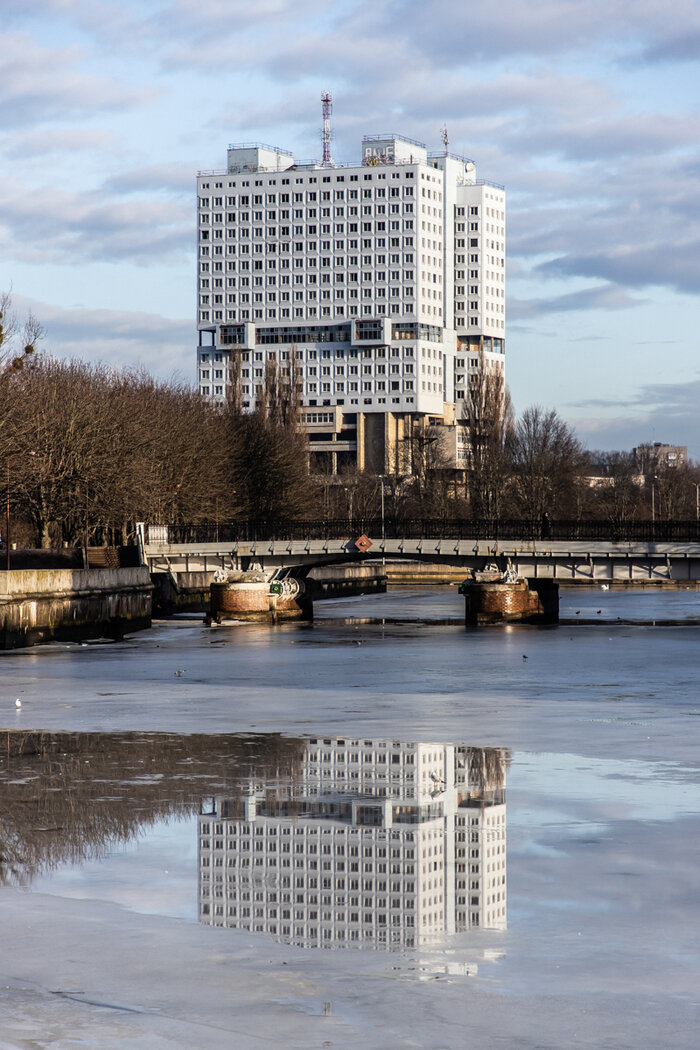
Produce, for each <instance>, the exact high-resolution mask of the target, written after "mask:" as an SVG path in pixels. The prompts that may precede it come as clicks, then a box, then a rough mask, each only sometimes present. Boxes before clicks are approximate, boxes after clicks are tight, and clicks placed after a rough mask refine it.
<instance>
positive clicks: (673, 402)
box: [565, 378, 700, 458]
mask: <svg viewBox="0 0 700 1050" xmlns="http://www.w3.org/2000/svg"><path fill="white" fill-rule="evenodd" d="M698 404H700V378H689V379H688V380H686V381H684V382H681V383H651V384H645V385H643V386H640V387H639V388H637V389H636V390H633V391H632V392H631V393H630V395H629V396H628V397H609V398H586V399H584V400H581V401H574V402H570V403H569V404H568V405H567V406H566V412H565V414H566V416H567V418H568V419H569V421H570V422H571V423H572V425H573V426H574V427H575V428H576V431H577V433H578V434H579V435H580V437H581V438H582V440H584V441H586V442H587V444H588V446H589V447H591V448H592V447H596V448H626V449H630V448H632V447H633V446H634V445H638V444H639V443H640V442H641V441H648V440H656V441H667V442H669V444H673V445H687V447H688V451H689V454H690V455H691V456H694V457H696V458H700V417H698V410H697V406H698ZM582 409H583V410H588V412H584V414H580V411H581V410H582Z"/></svg>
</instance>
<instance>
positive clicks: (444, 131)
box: [440, 124, 450, 156]
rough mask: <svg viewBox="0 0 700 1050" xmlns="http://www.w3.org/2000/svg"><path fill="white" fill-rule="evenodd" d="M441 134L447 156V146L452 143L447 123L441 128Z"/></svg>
mask: <svg viewBox="0 0 700 1050" xmlns="http://www.w3.org/2000/svg"><path fill="white" fill-rule="evenodd" d="M440 135H441V137H442V144H443V146H444V147H445V156H447V147H448V146H449V144H450V139H449V136H448V134H447V124H443V125H442V127H441V128H440Z"/></svg>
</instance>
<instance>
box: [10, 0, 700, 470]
mask: <svg viewBox="0 0 700 1050" xmlns="http://www.w3.org/2000/svg"><path fill="white" fill-rule="evenodd" d="M0 19H1V21H0V24H1V26H2V33H3V47H2V50H1V52H0V92H1V95H0V97H2V106H1V107H0V151H1V153H2V165H1V166H0V290H5V291H7V290H11V291H12V294H13V298H14V303H15V306H16V308H17V310H18V312H19V313H20V314H22V313H24V312H25V311H26V310H28V309H31V310H32V311H33V312H34V313H35V315H36V316H37V317H38V319H39V320H40V321H41V322H42V323H43V325H44V326H45V329H46V337H45V341H44V345H45V347H46V348H47V350H50V351H51V352H52V353H54V354H57V355H59V356H65V357H71V356H79V357H82V358H84V359H86V360H91V361H96V362H97V361H99V362H104V363H107V364H110V365H116V366H129V367H145V368H146V369H147V370H148V371H150V372H152V373H154V374H156V375H157V376H159V377H162V378H170V377H173V376H175V377H176V378H178V379H180V380H183V381H187V382H193V381H194V378H195V347H196V325H195V316H196V313H195V293H196V271H195V245H196V239H195V231H196V226H195V202H196V194H195V175H196V173H197V171H199V170H208V169H219V170H221V169H223V168H224V167H225V163H226V148H227V146H228V145H229V144H230V143H237V142H266V143H271V144H273V145H279V146H282V147H285V148H287V149H290V150H292V151H293V152H294V154H295V156H296V157H297V159H316V158H320V155H321V132H320V128H321V103H320V96H321V94H322V93H323V92H324V91H330V93H331V94H332V96H333V101H334V107H333V133H334V140H333V150H332V152H333V157H334V159H335V160H336V161H337V162H339V163H358V162H359V158H360V143H361V139H362V137H363V135H370V134H382V133H385V132H392V133H397V134H402V135H407V136H409V137H410V138H413V139H418V140H420V141H422V142H425V143H426V144H427V145H428V147H429V148H431V149H433V150H439V149H440V148H441V128H442V127H443V126H446V127H447V129H448V135H449V142H450V146H449V148H450V150H451V151H452V152H455V153H459V154H462V155H465V156H467V157H469V158H471V159H473V160H474V161H475V163H476V165H477V174H478V176H479V177H480V178H485V179H489V180H491V181H494V182H497V183H501V184H504V185H505V186H506V189H507V193H508V212H507V215H508V223H507V246H508V252H507V254H508V303H507V310H508V314H507V326H508V327H507V343H506V352H507V381H508V385H509V387H510V390H511V394H512V397H513V402H514V406H515V409H516V412H518V413H519V412H522V411H523V410H524V409H525V408H527V407H528V406H529V405H532V404H540V405H543V406H545V407H547V408H555V409H556V410H557V411H558V412H559V413H560V414H561V415H562V416H563V417H564V418H565V419H566V420H568V421H569V422H570V423H571V424H572V425H573V426H574V427H575V429H576V432H577V433H578V435H579V437H580V438H581V440H582V441H583V442H584V444H586V445H587V446H588V447H589V448H591V449H628V448H631V447H632V446H633V445H636V444H639V443H641V442H645V441H664V442H669V443H671V444H682V445H687V446H688V450H689V453H690V455H691V456H693V457H695V458H700V412H699V411H698V404H699V403H700V354H699V353H698V341H699V338H700V337H699V336H698V331H699V330H700V309H699V305H698V292H699V291H700V102H699V94H698V90H697V88H698V86H700V4H699V3H698V2H697V0H676V3H675V4H673V5H669V4H668V3H667V0H666V2H663V3H662V0H502V2H501V3H499V4H497V5H496V4H483V5H481V6H478V5H476V4H464V3H461V2H457V0H431V2H430V3H425V2H424V0H423V2H421V3H418V2H417V0H371V2H370V0H330V2H328V0H326V2H325V3H321V2H320V0H255V2H254V0H197V2H196V3H195V2H194V0H0ZM693 85H695V88H694V87H693Z"/></svg>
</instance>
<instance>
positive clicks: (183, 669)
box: [175, 667, 186, 678]
mask: <svg viewBox="0 0 700 1050" xmlns="http://www.w3.org/2000/svg"><path fill="white" fill-rule="evenodd" d="M185 670H186V668H184V667H183V668H182V670H181V671H176V672H175V677H176V678H182V676H183V674H184V673H185Z"/></svg>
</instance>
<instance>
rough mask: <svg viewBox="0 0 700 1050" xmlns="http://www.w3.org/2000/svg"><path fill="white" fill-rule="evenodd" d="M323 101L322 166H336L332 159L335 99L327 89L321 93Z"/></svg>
mask: <svg viewBox="0 0 700 1050" xmlns="http://www.w3.org/2000/svg"><path fill="white" fill-rule="evenodd" d="M321 102H322V103H323V131H322V132H321V140H322V142H323V159H322V160H321V166H322V167H324V168H334V167H335V164H334V162H333V160H332V159H331V137H332V136H331V113H332V111H333V99H332V98H331V96H330V94H329V93H328V92H327V91H326V92H324V93H323V95H321Z"/></svg>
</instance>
